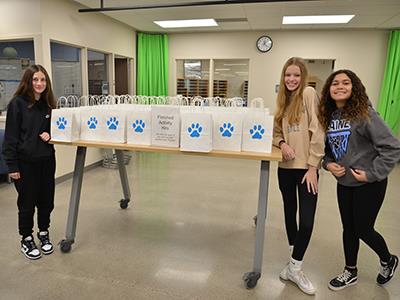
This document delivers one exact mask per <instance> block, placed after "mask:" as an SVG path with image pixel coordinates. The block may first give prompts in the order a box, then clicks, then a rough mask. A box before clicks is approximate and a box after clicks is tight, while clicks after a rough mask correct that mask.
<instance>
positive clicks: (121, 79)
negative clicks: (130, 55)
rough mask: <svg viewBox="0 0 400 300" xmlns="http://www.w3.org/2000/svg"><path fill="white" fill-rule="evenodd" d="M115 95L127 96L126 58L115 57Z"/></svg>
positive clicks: (127, 69) (127, 70) (127, 71)
mask: <svg viewBox="0 0 400 300" xmlns="http://www.w3.org/2000/svg"><path fill="white" fill-rule="evenodd" d="M114 66H115V94H116V95H127V94H128V93H129V89H128V73H129V68H128V59H127V58H126V57H115V59H114Z"/></svg>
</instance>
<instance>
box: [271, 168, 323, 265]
mask: <svg viewBox="0 0 400 300" xmlns="http://www.w3.org/2000/svg"><path fill="white" fill-rule="evenodd" d="M306 172H307V170H306V169H283V168H278V181H279V189H280V191H281V193H282V198H283V207H284V211H285V225H286V233H287V237H288V241H289V245H293V246H294V248H293V254H292V257H293V258H294V259H296V260H299V261H302V260H303V257H304V253H305V252H306V249H307V247H308V244H309V242H310V239H311V234H312V230H313V227H314V216H315V210H316V207H317V194H315V195H314V194H313V193H312V192H311V193H309V192H308V191H307V183H306V182H304V183H303V184H302V183H301V181H302V179H303V177H304V175H305V174H306ZM297 193H298V201H297ZM297 202H298V203H299V226H298V225H297Z"/></svg>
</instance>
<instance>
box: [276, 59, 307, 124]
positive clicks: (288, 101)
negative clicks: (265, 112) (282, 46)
mask: <svg viewBox="0 0 400 300" xmlns="http://www.w3.org/2000/svg"><path fill="white" fill-rule="evenodd" d="M292 65H294V66H298V67H299V69H300V84H299V87H298V88H297V89H296V90H295V91H289V90H288V89H287V88H286V85H285V72H286V69H287V68H288V67H289V66H292ZM307 77H308V70H307V66H306V63H305V62H304V60H303V59H302V58H300V57H291V58H289V59H288V60H287V61H286V63H285V65H284V66H283V68H282V73H281V80H280V84H279V91H278V96H277V98H276V106H277V111H276V113H275V121H276V122H278V123H281V122H282V119H283V117H284V116H285V115H286V116H287V118H288V122H289V124H294V123H298V122H299V121H300V117H301V113H302V109H303V90H304V88H306V87H307Z"/></svg>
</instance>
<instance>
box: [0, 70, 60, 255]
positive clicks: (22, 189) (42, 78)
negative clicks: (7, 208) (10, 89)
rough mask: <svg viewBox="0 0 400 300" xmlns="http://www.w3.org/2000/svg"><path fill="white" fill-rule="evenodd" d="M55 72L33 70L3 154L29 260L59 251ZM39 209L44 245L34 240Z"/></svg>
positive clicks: (12, 106)
mask: <svg viewBox="0 0 400 300" xmlns="http://www.w3.org/2000/svg"><path fill="white" fill-rule="evenodd" d="M55 105H56V103H55V99H54V95H53V91H52V89H51V82H50V78H49V75H48V74H47V72H46V70H45V69H44V68H43V67H42V66H41V65H32V66H30V67H29V68H27V69H26V70H25V72H24V75H23V76H22V79H21V82H20V84H19V86H18V88H17V90H16V92H15V94H14V98H13V99H12V100H11V101H10V103H9V104H8V108H7V119H6V129H5V135H4V142H3V156H4V159H5V161H6V164H7V166H8V171H9V176H10V177H11V178H12V179H13V181H14V184H15V187H16V190H17V192H18V199H17V206H18V227H19V234H20V235H21V236H22V240H21V251H22V253H23V254H24V255H25V256H26V257H27V258H29V259H38V258H40V257H41V253H43V254H50V253H52V252H53V245H52V244H51V242H50V239H49V232H48V228H49V226H50V214H51V212H52V210H53V208H54V175H55V167H56V166H55V165H56V164H55V154H54V146H53V145H51V144H49V143H48V141H49V140H50V119H51V118H50V116H51V110H52V108H55ZM35 208H37V222H38V227H39V232H38V233H37V237H38V239H39V241H40V249H41V251H40V250H39V249H38V248H37V246H36V244H35V241H34V238H33V235H32V233H33V223H34V222H33V217H34V213H35Z"/></svg>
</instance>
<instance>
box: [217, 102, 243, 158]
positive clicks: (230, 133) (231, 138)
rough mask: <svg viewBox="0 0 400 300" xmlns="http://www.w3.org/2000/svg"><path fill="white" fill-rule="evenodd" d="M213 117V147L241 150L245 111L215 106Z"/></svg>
mask: <svg viewBox="0 0 400 300" xmlns="http://www.w3.org/2000/svg"><path fill="white" fill-rule="evenodd" d="M212 117H213V149H214V150H226V151H241V147H242V127H243V113H241V112H238V111H235V110H234V109H223V108H219V107H215V108H214V109H213V111H212Z"/></svg>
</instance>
